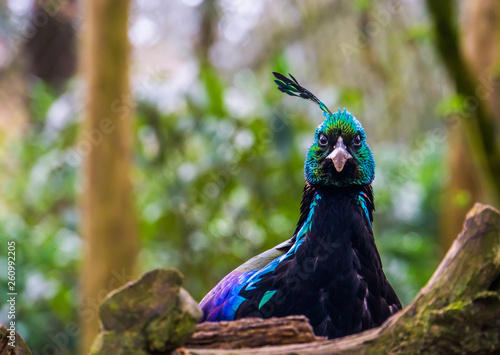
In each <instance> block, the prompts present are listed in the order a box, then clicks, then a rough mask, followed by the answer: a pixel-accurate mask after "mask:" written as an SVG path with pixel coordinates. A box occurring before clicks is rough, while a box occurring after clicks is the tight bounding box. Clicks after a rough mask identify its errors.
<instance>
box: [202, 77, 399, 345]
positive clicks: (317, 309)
mask: <svg viewBox="0 0 500 355" xmlns="http://www.w3.org/2000/svg"><path fill="white" fill-rule="evenodd" d="M275 75H276V74H275ZM276 77H277V78H278V79H280V81H277V83H278V85H280V88H283V87H285V89H283V90H282V91H284V92H286V93H288V94H293V93H294V92H301V93H302V95H300V96H301V97H303V98H307V99H310V100H312V101H314V102H316V103H318V105H319V106H320V107H321V108H322V110H323V111H324V115H325V116H326V120H325V122H324V123H323V124H322V125H320V126H319V127H318V129H317V131H316V139H315V143H313V145H311V148H309V151H308V154H307V158H306V163H305V176H306V185H305V188H304V191H303V197H302V204H301V211H300V212H301V213H300V218H299V221H298V223H297V228H296V230H295V233H294V234H293V237H292V238H291V239H289V240H287V241H286V242H284V243H282V244H280V245H278V246H276V247H274V248H273V249H270V250H268V251H266V252H264V253H262V254H260V255H258V256H256V257H254V258H252V259H250V260H249V261H247V262H246V263H245V264H243V265H241V266H240V267H239V268H237V269H236V270H234V271H233V272H231V273H230V274H229V275H227V276H226V277H225V278H224V279H223V280H222V281H221V282H220V283H219V284H218V285H217V286H216V287H214V289H213V290H212V291H210V292H209V293H208V294H207V296H205V298H204V299H203V300H202V302H201V303H200V306H201V308H202V310H203V313H204V316H203V319H202V321H220V320H233V319H239V318H244V317H260V318H269V317H282V316H287V315H305V316H306V317H307V318H308V319H309V321H310V323H311V325H312V326H313V328H314V332H315V334H316V335H321V336H327V337H328V338H337V337H341V336H345V335H349V334H354V333H357V332H360V331H363V330H366V329H369V328H372V327H375V326H378V325H380V324H382V323H383V322H384V321H385V320H386V319H387V318H388V317H389V316H390V315H391V314H393V313H395V312H396V311H397V310H399V309H401V304H400V302H399V300H398V298H397V296H396V294H395V292H394V290H393V289H392V287H391V285H390V284H389V282H388V281H387V279H386V277H385V275H384V272H383V270H382V263H381V260H380V256H379V253H378V251H377V248H376V246H375V241H374V237H373V230H372V212H373V210H374V204H373V194H372V188H371V182H372V180H373V178H374V166H375V165H374V162H373V157H372V155H371V151H370V149H369V147H368V145H366V143H365V136H364V131H363V128H362V126H361V124H360V123H359V122H358V121H357V120H356V119H355V118H354V117H353V116H352V115H351V114H350V113H348V112H346V111H345V110H344V112H340V110H339V112H338V113H335V114H332V113H331V112H330V111H329V110H328V109H327V108H326V106H325V105H324V104H323V103H322V102H321V101H320V100H318V99H317V98H316V97H315V96H314V95H312V94H311V93H310V92H309V91H307V90H306V89H304V88H302V87H301V86H300V85H299V84H298V83H297V82H296V81H295V80H294V81H293V82H292V81H290V80H289V79H287V78H285V77H283V76H281V75H279V74H278V75H276ZM292 78H293V77H292ZM301 90H303V91H301ZM311 96H312V98H311ZM344 142H345V143H344Z"/></svg>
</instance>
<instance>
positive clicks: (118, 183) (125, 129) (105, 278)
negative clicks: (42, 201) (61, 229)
mask: <svg viewBox="0 0 500 355" xmlns="http://www.w3.org/2000/svg"><path fill="white" fill-rule="evenodd" d="M85 5H86V6H85V16H86V18H85V23H84V26H83V48H82V49H83V51H82V56H81V58H82V64H83V70H84V78H85V80H86V83H87V85H88V86H87V102H86V110H85V120H84V124H83V132H82V133H83V134H82V136H81V138H80V140H79V142H78V144H77V151H78V154H79V155H80V157H83V158H84V161H85V162H84V181H83V185H84V186H83V195H82V202H83V209H82V212H83V213H82V223H81V225H82V236H83V239H84V262H83V270H82V299H81V306H80V309H79V315H80V322H81V326H82V337H81V342H82V343H81V353H82V354H87V353H88V350H89V348H90V345H91V343H92V340H93V339H94V338H95V336H96V334H97V330H98V316H97V306H98V304H99V303H100V302H101V301H102V300H103V299H104V297H105V296H106V294H107V293H108V292H109V291H111V290H113V289H115V288H116V287H118V286H120V285H122V284H123V283H125V282H126V281H128V280H130V279H131V278H132V275H133V274H134V269H135V263H136V258H137V252H138V231H137V221H136V217H135V212H134V202H133V196H132V186H131V181H130V168H131V158H132V112H133V106H132V103H131V99H130V89H129V79H128V68H129V43H128V37H127V21H128V15H129V0H87V1H86V2H85Z"/></svg>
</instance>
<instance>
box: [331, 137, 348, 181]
mask: <svg viewBox="0 0 500 355" xmlns="http://www.w3.org/2000/svg"><path fill="white" fill-rule="evenodd" d="M351 158H352V155H351V154H349V152H348V151H347V150H346V146H345V145H344V141H343V139H342V137H339V139H338V140H337V144H335V147H334V149H333V151H332V152H331V153H330V154H329V155H328V157H327V159H331V160H332V161H333V165H334V166H335V170H337V172H339V173H340V172H341V171H342V170H343V169H344V165H345V162H346V161H347V160H348V159H351Z"/></svg>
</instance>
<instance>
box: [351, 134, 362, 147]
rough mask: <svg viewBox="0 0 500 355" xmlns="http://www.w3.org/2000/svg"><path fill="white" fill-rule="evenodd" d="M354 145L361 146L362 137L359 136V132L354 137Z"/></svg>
mask: <svg viewBox="0 0 500 355" xmlns="http://www.w3.org/2000/svg"><path fill="white" fill-rule="evenodd" d="M352 145H353V146H355V147H356V148H359V147H361V137H360V136H359V134H358V135H357V136H356V137H354V141H353V142H352Z"/></svg>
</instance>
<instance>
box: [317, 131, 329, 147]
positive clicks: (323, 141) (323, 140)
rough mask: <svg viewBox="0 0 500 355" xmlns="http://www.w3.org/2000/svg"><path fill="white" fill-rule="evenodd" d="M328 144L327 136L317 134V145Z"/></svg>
mask: <svg viewBox="0 0 500 355" xmlns="http://www.w3.org/2000/svg"><path fill="white" fill-rule="evenodd" d="M327 144H328V138H326V136H325V135H324V134H322V135H320V136H319V145H320V146H322V147H324V146H326V145H327Z"/></svg>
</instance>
